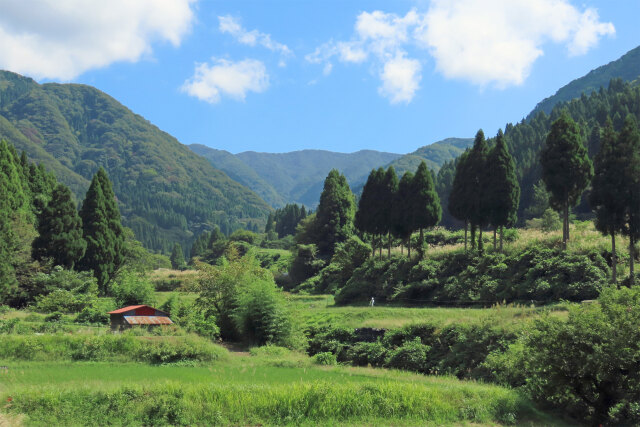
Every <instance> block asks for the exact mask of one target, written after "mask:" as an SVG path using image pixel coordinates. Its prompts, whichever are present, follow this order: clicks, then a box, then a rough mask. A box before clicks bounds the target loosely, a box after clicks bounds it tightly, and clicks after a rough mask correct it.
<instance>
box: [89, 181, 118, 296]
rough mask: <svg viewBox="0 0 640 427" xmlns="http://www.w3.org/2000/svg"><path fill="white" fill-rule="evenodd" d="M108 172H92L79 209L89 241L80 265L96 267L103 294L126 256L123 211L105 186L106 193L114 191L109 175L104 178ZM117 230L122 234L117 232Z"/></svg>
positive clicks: (95, 272) (93, 269) (95, 273)
mask: <svg viewBox="0 0 640 427" xmlns="http://www.w3.org/2000/svg"><path fill="white" fill-rule="evenodd" d="M105 176H106V174H104V175H103V174H101V173H100V171H98V173H96V174H95V175H94V176H93V179H92V180H91V185H90V186H89V190H87V194H86V196H85V199H84V202H83V203H82V209H80V218H82V236H83V238H84V239H85V241H86V242H87V250H86V251H85V254H84V257H83V258H82V260H80V267H81V268H82V269H84V270H92V271H93V274H94V276H95V277H96V279H97V280H98V288H99V290H100V293H101V294H102V295H107V293H108V285H109V283H110V282H111V280H112V279H113V278H114V277H115V275H116V273H117V272H118V269H119V268H120V266H121V265H122V262H123V260H124V233H123V232H122V225H121V224H120V213H119V211H118V207H117V205H115V198H114V197H109V199H107V197H105V194H104V190H106V191H107V194H110V195H112V194H113V190H111V186H110V182H109V181H108V178H107V179H106V181H105V180H104V179H105ZM103 187H104V189H103ZM114 216H115V218H114ZM118 231H120V235H118V234H117V233H118Z"/></svg>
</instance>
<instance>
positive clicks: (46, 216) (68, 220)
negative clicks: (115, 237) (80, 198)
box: [32, 184, 87, 269]
mask: <svg viewBox="0 0 640 427" xmlns="http://www.w3.org/2000/svg"><path fill="white" fill-rule="evenodd" d="M38 233H39V234H40V235H39V236H38V237H37V238H36V239H35V240H34V241H33V244H32V255H33V258H34V259H37V260H40V259H44V258H51V259H53V262H54V264H55V265H61V266H63V267H65V268H68V269H72V268H73V267H74V265H75V263H76V262H78V261H79V260H80V259H82V257H83V256H84V252H85V250H86V248H87V242H85V240H84V239H83V238H82V220H81V219H80V217H79V216H78V211H77V210H76V204H75V201H74V199H73V196H72V194H71V190H69V188H68V187H67V186H66V185H63V184H58V185H57V186H56V188H55V189H54V190H53V194H52V196H51V200H50V201H49V203H47V205H46V206H45V208H44V209H43V210H42V212H41V213H40V215H39V216H38Z"/></svg>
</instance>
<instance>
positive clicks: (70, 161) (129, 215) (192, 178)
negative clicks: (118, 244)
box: [0, 71, 269, 252]
mask: <svg viewBox="0 0 640 427" xmlns="http://www.w3.org/2000/svg"><path fill="white" fill-rule="evenodd" d="M0 136H1V137H3V138H6V139H7V140H8V141H9V142H10V143H12V144H13V145H15V147H16V148H17V149H18V150H24V151H26V152H27V155H28V156H29V158H30V159H32V160H33V161H35V162H42V163H44V164H45V165H46V166H47V168H49V169H50V170H52V171H53V172H54V173H55V174H56V176H57V177H58V179H59V180H60V181H62V182H64V183H66V184H67V185H69V186H70V187H71V189H72V190H73V191H74V192H75V193H76V196H78V198H81V196H82V195H84V192H85V191H86V189H87V187H88V184H89V181H88V180H89V179H90V178H91V176H92V175H93V174H94V173H95V172H96V171H97V170H98V168H99V167H100V166H102V167H104V168H105V169H106V170H107V172H108V173H109V176H110V178H111V180H112V181H113V186H114V190H115V194H116V196H117V198H118V202H119V205H120V210H121V212H122V216H123V222H124V224H125V225H126V226H128V227H130V228H131V229H133V231H134V233H135V235H136V237H137V238H138V239H139V240H140V241H141V242H142V243H143V244H144V245H145V246H146V247H148V248H152V249H155V250H162V251H164V252H168V251H169V250H170V249H171V247H172V243H174V242H179V243H181V244H182V246H183V247H190V246H191V242H192V238H193V236H194V234H199V233H200V232H201V231H202V230H207V229H211V228H212V227H213V225H216V224H217V225H219V226H220V228H221V229H222V230H223V231H224V232H226V233H230V232H231V231H233V230H235V229H237V228H240V227H245V226H247V224H249V223H254V224H264V221H265V219H266V216H267V213H268V211H269V206H268V205H267V204H266V203H265V202H264V201H263V200H261V199H260V197H259V196H257V195H256V194H255V193H253V192H252V191H251V190H249V189H247V188H245V187H243V186H242V185H240V184H238V183H237V182H235V181H233V180H231V179H230V178H229V177H228V176H227V175H225V174H224V173H223V172H221V171H219V170H217V169H215V168H213V167H212V166H211V165H210V164H209V163H208V162H207V161H206V160H205V159H203V158H202V157H200V156H198V155H196V154H194V153H193V152H192V151H190V150H189V149H188V148H187V147H185V146H184V145H182V144H180V143H179V142H178V141H177V140H176V139H175V138H173V137H172V136H171V135H169V134H167V133H165V132H162V131H161V130H160V129H158V128H157V127H155V126H153V125H152V124H151V123H149V122H148V121H147V120H145V119H144V118H142V117H140V116H138V115H136V114H134V113H133V112H131V111H130V110H129V109H127V108H126V107H124V106H123V105H121V104H120V103H118V102H117V101H116V100H115V99H113V98H111V97H109V96H108V95H106V94H104V93H102V92H100V91H99V90H97V89H95V88H92V87H90V86H85V85H77V84H54V83H47V84H43V85H40V84H37V83H36V82H35V81H33V80H31V79H28V78H25V77H22V76H20V75H18V74H14V73H10V72H4V71H3V72H0Z"/></svg>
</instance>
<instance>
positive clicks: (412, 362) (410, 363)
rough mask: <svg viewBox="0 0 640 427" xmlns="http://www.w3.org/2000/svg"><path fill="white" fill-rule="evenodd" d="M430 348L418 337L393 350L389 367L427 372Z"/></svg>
mask: <svg viewBox="0 0 640 427" xmlns="http://www.w3.org/2000/svg"><path fill="white" fill-rule="evenodd" d="M430 349H431V348H430V347H429V346H428V345H424V344H422V342H420V338H418V337H416V338H415V339H414V340H412V341H408V342H406V343H404V344H403V345H402V346H400V347H398V348H397V349H395V350H391V351H390V352H389V356H388V359H387V363H386V365H387V367H389V368H395V369H403V370H408V371H415V372H422V373H427V372H428V368H427V353H428V352H429V350H430Z"/></svg>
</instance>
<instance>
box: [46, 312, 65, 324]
mask: <svg viewBox="0 0 640 427" xmlns="http://www.w3.org/2000/svg"><path fill="white" fill-rule="evenodd" d="M60 320H62V313H61V312H59V311H55V312H53V313H51V314H50V315H48V316H47V317H45V318H44V321H45V322H59V321H60Z"/></svg>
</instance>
